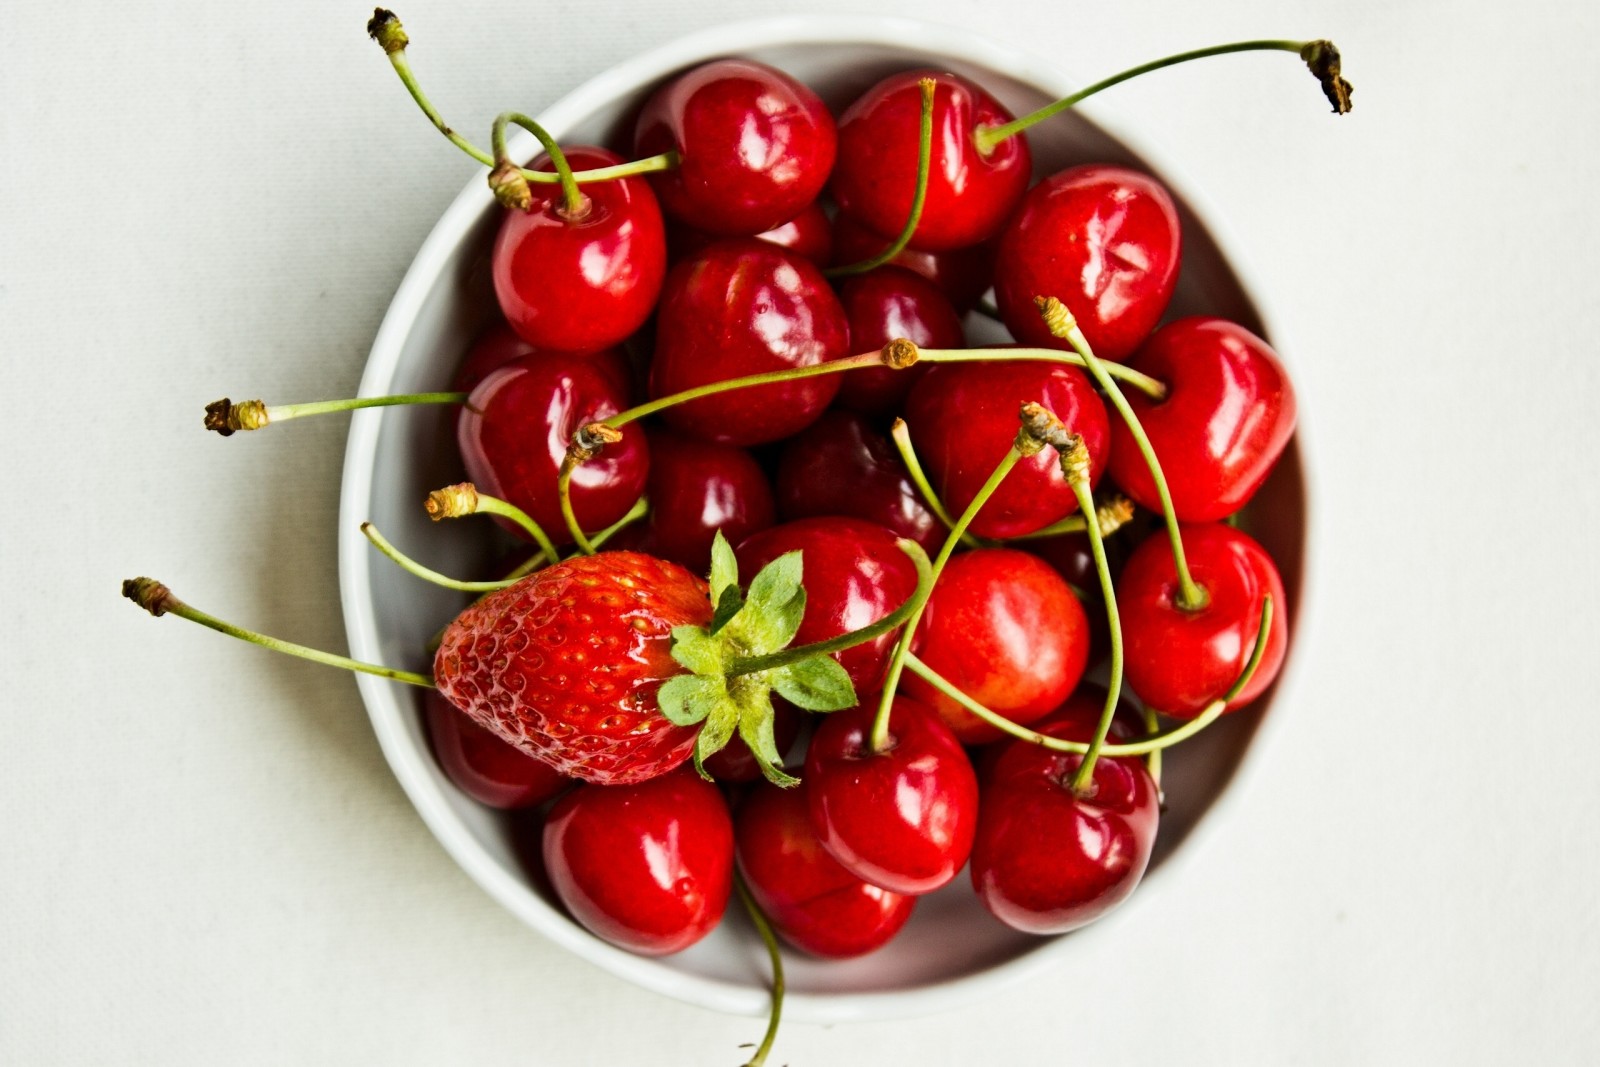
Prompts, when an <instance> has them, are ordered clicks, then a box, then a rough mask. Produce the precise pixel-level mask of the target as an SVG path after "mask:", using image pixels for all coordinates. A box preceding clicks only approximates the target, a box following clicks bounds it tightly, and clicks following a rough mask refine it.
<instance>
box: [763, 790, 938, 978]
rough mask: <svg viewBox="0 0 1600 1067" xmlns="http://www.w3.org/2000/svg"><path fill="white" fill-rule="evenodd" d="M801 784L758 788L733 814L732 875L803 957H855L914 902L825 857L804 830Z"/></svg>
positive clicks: (893, 929)
mask: <svg viewBox="0 0 1600 1067" xmlns="http://www.w3.org/2000/svg"><path fill="white" fill-rule="evenodd" d="M807 788H808V785H807V782H806V781H804V780H802V781H801V783H800V784H799V785H798V786H795V787H793V788H790V789H779V788H778V787H777V786H774V785H770V784H768V783H766V782H761V783H759V784H757V785H756V787H755V788H754V789H753V790H751V792H750V795H749V796H748V797H747V798H746V799H745V802H744V805H743V806H742V807H740V809H739V817H738V824H737V826H736V828H735V833H736V835H737V847H738V859H739V871H740V873H742V874H743V875H744V878H745V882H746V884H748V885H749V887H750V895H751V896H753V897H754V898H755V901H756V904H757V905H758V906H759V907H760V908H761V911H762V913H763V914H765V915H766V916H767V918H768V919H769V920H770V921H771V923H772V926H773V929H775V930H776V931H777V932H778V935H779V936H780V937H782V938H783V939H784V940H785V941H787V942H788V943H789V944H791V945H793V946H794V947H795V948H798V949H800V950H801V951H803V952H809V953H811V954H812V955H814V956H822V957H825V958H829V959H846V958H849V957H851V956H860V955H862V954H864V953H867V952H871V951H872V950H873V949H875V948H879V947H881V946H882V945H884V944H885V943H886V942H888V940H889V939H890V938H892V937H894V935H895V934H897V933H899V932H900V929H901V927H903V926H905V924H906V920H907V919H909V918H911V910H912V908H913V907H915V905H916V898H915V897H909V896H904V895H902V894H900V893H893V892H890V891H889V890H887V889H882V888H880V887H878V886H875V885H869V884H868V883H866V882H864V881H862V880H861V879H859V878H857V877H856V876H855V875H853V874H851V873H850V872H849V871H847V870H845V869H844V868H843V867H842V866H840V865H839V862H838V861H837V860H835V859H834V858H833V857H832V856H830V855H828V853H827V851H826V850H824V849H823V847H822V843H821V842H820V841H818V840H817V835H816V832H815V831H814V830H812V828H811V818H810V815H809V813H808V807H807V799H806V791H807Z"/></svg>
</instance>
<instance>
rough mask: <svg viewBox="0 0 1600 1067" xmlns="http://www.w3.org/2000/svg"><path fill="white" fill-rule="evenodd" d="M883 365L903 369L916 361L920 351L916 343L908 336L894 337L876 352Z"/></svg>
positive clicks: (920, 353)
mask: <svg viewBox="0 0 1600 1067" xmlns="http://www.w3.org/2000/svg"><path fill="white" fill-rule="evenodd" d="M878 355H879V358H881V359H882V360H883V365H884V366H885V367H892V368H893V369H895V370H905V369H906V368H907V367H909V366H911V365H912V364H914V363H916V361H917V360H918V358H920V357H921V355H922V352H921V350H920V349H918V348H917V343H916V342H915V341H913V340H911V338H909V337H896V338H895V339H894V340H893V341H890V342H889V343H888V344H886V345H884V346H883V350H882V351H881V352H879V353H878Z"/></svg>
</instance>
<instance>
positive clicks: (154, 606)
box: [122, 578, 173, 619]
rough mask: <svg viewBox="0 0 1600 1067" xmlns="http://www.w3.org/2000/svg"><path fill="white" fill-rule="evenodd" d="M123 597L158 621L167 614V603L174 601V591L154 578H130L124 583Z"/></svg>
mask: <svg viewBox="0 0 1600 1067" xmlns="http://www.w3.org/2000/svg"><path fill="white" fill-rule="evenodd" d="M122 595H123V596H125V597H127V598H128V599H129V600H131V601H133V602H134V603H135V604H137V605H139V606H140V607H141V608H143V609H144V610H146V611H148V612H149V613H150V614H152V615H154V616H155V617H156V618H158V619H159V618H161V616H163V615H165V614H166V613H167V603H168V602H169V601H171V600H172V599H173V596H172V590H170V589H168V588H167V587H166V586H164V585H162V584H161V583H160V582H158V581H156V580H155V579H154V578H129V579H128V580H127V581H125V582H123V583H122Z"/></svg>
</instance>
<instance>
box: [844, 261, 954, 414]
mask: <svg viewBox="0 0 1600 1067" xmlns="http://www.w3.org/2000/svg"><path fill="white" fill-rule="evenodd" d="M838 290H839V303H840V304H842V305H843V306H844V313H845V317H846V318H847V319H848V320H849V322H850V347H851V348H852V349H853V350H855V351H856V352H870V351H872V350H873V349H875V348H882V347H883V346H884V345H886V344H888V343H889V342H890V341H893V340H895V339H896V338H900V337H904V338H906V339H907V340H910V341H913V342H915V343H916V344H917V345H919V346H920V347H922V348H964V347H966V343H967V339H966V334H965V333H964V332H963V331H962V329H961V317H960V316H959V315H957V314H956V309H955V308H954V307H952V306H951V304H950V300H949V298H948V297H946V296H945V295H944V293H943V292H941V291H940V289H939V287H938V286H936V285H934V284H933V283H932V282H930V281H928V280H927V279H926V278H924V277H922V276H921V275H920V274H916V273H914V272H912V271H909V270H906V269H904V268H902V267H879V268H878V269H877V270H874V271H869V272H868V273H866V274H859V275H856V276H855V277H852V278H845V279H844V280H842V281H841V282H839V284H838ZM926 371H927V367H926V366H925V365H918V366H912V367H907V368H905V369H904V370H892V369H890V368H888V367H870V368H867V369H864V370H854V371H850V372H849V373H848V374H846V375H845V376H844V382H843V383H842V384H841V385H840V386H839V398H838V400H837V401H836V403H837V404H838V405H839V406H840V407H844V408H849V409H851V410H852V411H860V412H863V413H865V414H868V415H879V416H883V415H892V414H894V413H896V412H898V411H899V410H900V407H901V405H902V404H903V403H905V399H906V394H908V393H910V392H911V387H912V386H913V385H915V384H916V383H917V379H919V378H921V377H922V375H923V374H924V373H926Z"/></svg>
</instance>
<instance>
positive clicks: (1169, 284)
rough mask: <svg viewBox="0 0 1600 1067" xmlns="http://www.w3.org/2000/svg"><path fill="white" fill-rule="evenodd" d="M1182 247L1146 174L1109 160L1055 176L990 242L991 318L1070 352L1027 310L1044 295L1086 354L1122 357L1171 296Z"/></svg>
mask: <svg viewBox="0 0 1600 1067" xmlns="http://www.w3.org/2000/svg"><path fill="white" fill-rule="evenodd" d="M1182 244H1183V242H1182V235H1181V234H1180V232H1179V229H1178V210H1177V207H1176V206H1175V205H1174V204H1173V202H1172V197H1171V196H1169V195H1168V194H1167V191H1166V189H1165V188H1163V187H1162V186H1161V184H1160V183H1159V182H1157V181H1156V180H1155V179H1154V178H1151V177H1149V176H1148V175H1145V174H1140V173H1139V172H1137V171H1132V170H1128V169H1126V168H1125V167H1115V166H1111V165H1109V164H1095V165H1091V166H1082V167H1073V168H1071V169H1070V170H1064V171H1062V172H1060V173H1059V174H1055V175H1052V176H1051V177H1049V178H1046V179H1045V180H1044V181H1042V182H1040V183H1039V184H1038V185H1036V186H1034V187H1033V188H1032V189H1030V190H1029V191H1028V195H1027V196H1026V197H1024V198H1023V200H1022V206H1021V207H1020V208H1018V209H1017V213H1016V215H1015V216H1014V217H1013V218H1012V219H1011V221H1010V222H1009V223H1008V224H1007V225H1006V228H1005V232H1004V233H1003V234H1002V235H1001V237H1000V250H999V253H998V255H997V257H996V260H995V271H994V293H995V303H996V304H998V305H999V308H1000V317H1001V318H1002V319H1004V320H1005V324H1006V328H1007V329H1009V330H1010V331H1011V335H1012V336H1013V337H1015V338H1016V339H1017V340H1018V341H1021V342H1022V343H1023V344H1029V345H1041V346H1044V347H1055V348H1063V349H1064V348H1070V347H1071V346H1070V345H1069V344H1068V343H1067V342H1066V341H1063V340H1061V339H1059V338H1056V337H1054V336H1052V335H1051V333H1050V330H1049V329H1048V328H1047V327H1046V326H1045V324H1044V320H1043V319H1041V318H1040V317H1039V311H1038V308H1036V307H1035V306H1034V302H1033V301H1034V298H1035V297H1039V296H1053V297H1056V298H1058V299H1059V300H1060V301H1061V302H1062V303H1063V304H1065V305H1066V306H1067V310H1068V311H1070V312H1072V314H1073V316H1074V317H1076V318H1077V320H1078V326H1079V327H1080V328H1082V330H1083V335H1084V337H1086V338H1087V339H1088V341H1089V345H1090V347H1091V348H1093V349H1094V354H1095V355H1097V356H1099V357H1100V358H1101V359H1110V360H1119V361H1120V360H1124V359H1127V358H1128V355H1129V354H1130V353H1131V352H1132V351H1133V350H1134V349H1135V348H1137V347H1139V343H1140V342H1141V341H1143V340H1144V339H1145V337H1146V336H1148V335H1149V333H1150V331H1151V330H1153V329H1155V326H1156V323H1157V322H1159V321H1160V320H1161V314H1162V312H1164V311H1165V310H1166V308H1167V303H1168V301H1170V300H1171V299H1172V290H1173V288H1174V287H1175V286H1176V285H1177V281H1178V263H1179V260H1180V258H1181V256H1182Z"/></svg>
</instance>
